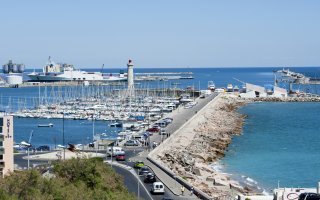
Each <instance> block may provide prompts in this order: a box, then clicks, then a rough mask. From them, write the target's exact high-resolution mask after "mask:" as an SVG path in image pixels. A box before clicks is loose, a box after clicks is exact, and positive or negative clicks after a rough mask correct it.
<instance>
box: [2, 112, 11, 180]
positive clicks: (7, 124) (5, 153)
mask: <svg viewBox="0 0 320 200" xmlns="http://www.w3.org/2000/svg"><path fill="white" fill-rule="evenodd" d="M13 170H14V165H13V116H8V115H4V114H1V116H0V174H1V176H2V177H3V176H4V175H6V174H8V173H9V172H13Z"/></svg>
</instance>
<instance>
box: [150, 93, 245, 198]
mask: <svg viewBox="0 0 320 200" xmlns="http://www.w3.org/2000/svg"><path fill="white" fill-rule="evenodd" d="M247 102H248V101H247V100H241V99H239V98H237V97H236V96H233V95H229V94H221V95H220V96H219V97H217V98H216V99H215V100H214V101H212V102H210V103H209V104H208V105H207V107H206V108H205V109H202V110H201V111H200V112H199V113H198V114H197V116H196V117H195V118H194V119H193V120H190V122H189V123H188V124H186V125H185V126H184V127H183V128H182V129H181V130H180V131H178V132H176V133H175V134H176V135H173V137H172V138H171V139H170V141H168V142H167V143H166V145H165V148H159V149H158V150H157V153H156V154H155V155H156V156H155V159H157V161H159V162H161V163H163V164H164V165H165V166H166V167H167V168H169V169H171V170H172V171H173V172H174V173H176V174H179V176H180V177H182V178H184V179H185V180H187V181H188V182H189V183H190V184H192V185H193V186H194V187H197V188H198V189H200V190H202V191H203V192H205V193H207V194H208V195H210V196H212V197H219V196H231V195H233V196H234V192H235V191H237V193H243V194H244V193H248V192H250V189H249V188H246V187H242V186H240V184H239V183H237V182H236V181H233V180H231V178H230V177H229V176H228V175H227V174H224V173H221V172H218V171H215V170H214V169H213V168H212V167H211V166H210V164H212V163H214V162H216V161H218V160H219V159H220V158H222V157H223V156H224V155H225V151H226V149H227V147H228V145H229V144H230V143H231V140H232V137H233V136H235V135H239V134H241V132H242V125H243V121H244V118H245V117H246V116H244V115H242V114H240V113H238V112H237V110H238V108H239V107H241V106H243V105H245V104H246V103H247ZM231 188H232V190H231Z"/></svg>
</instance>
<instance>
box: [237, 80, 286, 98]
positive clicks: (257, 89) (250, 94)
mask: <svg viewBox="0 0 320 200" xmlns="http://www.w3.org/2000/svg"><path fill="white" fill-rule="evenodd" d="M287 96H288V94H287V91H286V90H285V89H283V88H280V87H277V86H272V88H266V87H262V86H259V85H253V84H250V83H246V92H245V93H241V94H240V97H243V98H259V97H278V98H286V97H287Z"/></svg>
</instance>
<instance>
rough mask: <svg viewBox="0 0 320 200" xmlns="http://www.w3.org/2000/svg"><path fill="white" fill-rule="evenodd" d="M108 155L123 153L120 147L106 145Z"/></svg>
mask: <svg viewBox="0 0 320 200" xmlns="http://www.w3.org/2000/svg"><path fill="white" fill-rule="evenodd" d="M107 154H108V156H111V155H112V156H117V155H118V154H123V155H124V154H125V152H124V151H123V149H122V148H121V147H108V149H107Z"/></svg>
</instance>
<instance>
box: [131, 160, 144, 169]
mask: <svg viewBox="0 0 320 200" xmlns="http://www.w3.org/2000/svg"><path fill="white" fill-rule="evenodd" d="M133 167H134V168H138V169H140V168H141V167H144V162H142V161H136V162H135V163H134V165H133Z"/></svg>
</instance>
